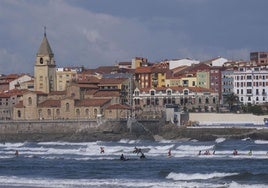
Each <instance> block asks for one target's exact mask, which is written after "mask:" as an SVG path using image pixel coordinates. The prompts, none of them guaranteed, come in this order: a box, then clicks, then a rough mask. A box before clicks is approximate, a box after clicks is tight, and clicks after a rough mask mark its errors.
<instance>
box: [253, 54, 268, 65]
mask: <svg viewBox="0 0 268 188" xmlns="http://www.w3.org/2000/svg"><path fill="white" fill-rule="evenodd" d="M250 61H251V63H253V64H254V65H257V66H263V65H268V52H251V53H250Z"/></svg>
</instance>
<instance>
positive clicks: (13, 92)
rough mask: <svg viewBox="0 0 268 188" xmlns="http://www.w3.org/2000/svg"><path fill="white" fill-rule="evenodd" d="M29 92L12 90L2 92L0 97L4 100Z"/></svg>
mask: <svg viewBox="0 0 268 188" xmlns="http://www.w3.org/2000/svg"><path fill="white" fill-rule="evenodd" d="M26 92H28V90H27V89H12V90H8V91H2V92H1V93H0V97H2V98H8V97H11V96H14V95H23V94H24V93H26Z"/></svg>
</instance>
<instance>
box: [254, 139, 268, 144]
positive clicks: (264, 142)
mask: <svg viewBox="0 0 268 188" xmlns="http://www.w3.org/2000/svg"><path fill="white" fill-rule="evenodd" d="M255 144H268V140H255Z"/></svg>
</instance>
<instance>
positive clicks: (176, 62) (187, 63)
mask: <svg viewBox="0 0 268 188" xmlns="http://www.w3.org/2000/svg"><path fill="white" fill-rule="evenodd" d="M168 62H169V69H174V68H176V67H180V66H191V65H192V64H198V63H200V61H197V60H193V59H188V58H186V59H177V60H169V61H168Z"/></svg>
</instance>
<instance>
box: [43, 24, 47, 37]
mask: <svg viewBox="0 0 268 188" xmlns="http://www.w3.org/2000/svg"><path fill="white" fill-rule="evenodd" d="M44 36H45V37H46V36H47V33H46V26H44Z"/></svg>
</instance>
